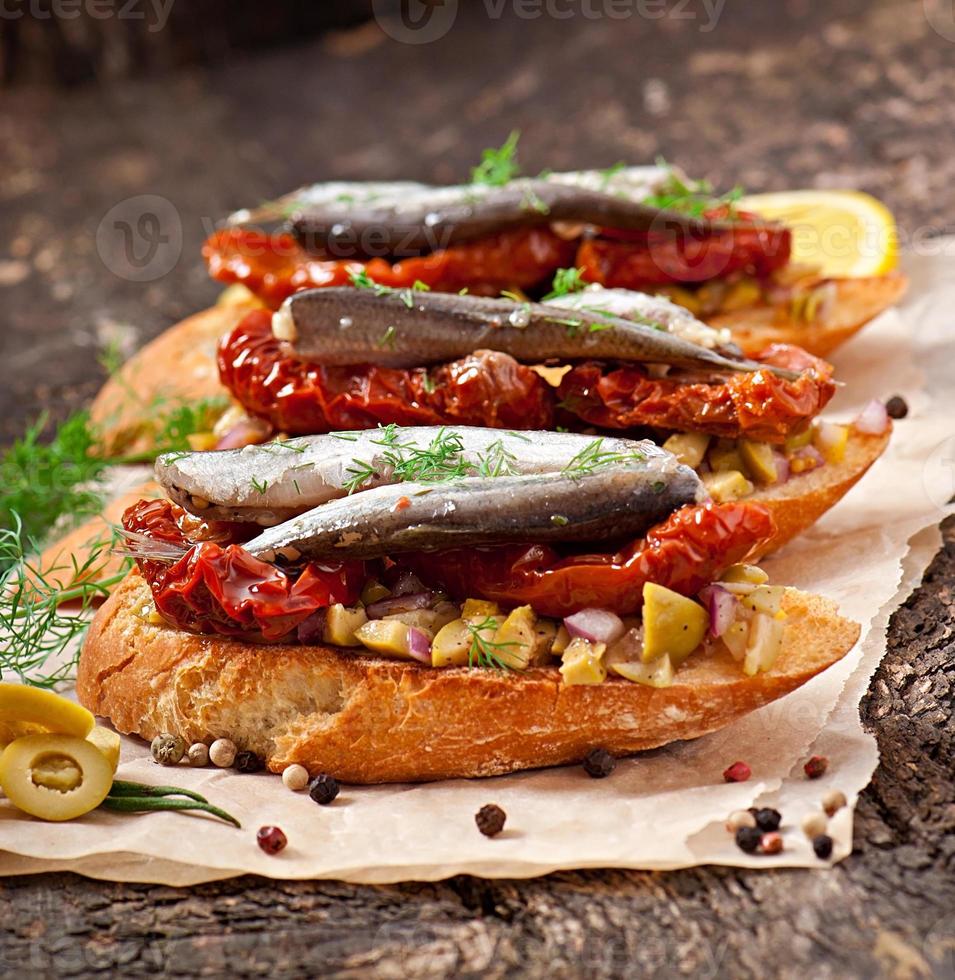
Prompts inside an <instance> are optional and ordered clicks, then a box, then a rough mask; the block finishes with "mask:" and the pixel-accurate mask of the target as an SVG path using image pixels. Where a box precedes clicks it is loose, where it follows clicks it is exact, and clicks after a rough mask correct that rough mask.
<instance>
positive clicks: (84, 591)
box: [0, 514, 132, 688]
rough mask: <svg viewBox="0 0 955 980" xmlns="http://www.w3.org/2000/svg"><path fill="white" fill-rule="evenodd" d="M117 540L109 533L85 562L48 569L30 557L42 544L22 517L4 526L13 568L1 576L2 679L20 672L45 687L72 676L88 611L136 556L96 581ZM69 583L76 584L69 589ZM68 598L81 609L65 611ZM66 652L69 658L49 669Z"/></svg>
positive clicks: (3, 562) (3, 557) (1, 536)
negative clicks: (28, 530) (26, 532)
mask: <svg viewBox="0 0 955 980" xmlns="http://www.w3.org/2000/svg"><path fill="white" fill-rule="evenodd" d="M117 544H118V538H117V535H116V534H109V533H106V534H105V535H104V537H103V538H102V539H99V540H96V541H94V542H92V543H91V545H90V547H89V551H88V554H87V556H86V557H85V558H84V559H83V561H82V562H79V561H77V559H76V557H75V556H72V557H70V559H69V560H68V561H66V560H64V563H63V564H60V565H56V566H54V567H52V568H47V569H43V568H40V567H39V566H38V565H35V564H33V563H32V562H31V560H30V559H29V557H28V552H30V551H33V550H35V548H36V543H35V542H34V541H32V540H30V539H29V538H27V537H25V536H24V528H23V525H22V523H21V521H20V518H19V516H18V515H16V514H15V515H14V516H13V527H11V528H4V529H2V530H0V567H6V569H7V570H6V572H5V573H4V574H3V575H2V576H0V591H2V593H3V602H2V603H0V637H2V646H0V677H2V676H3V675H4V674H5V673H10V674H15V675H16V676H17V677H18V678H19V679H20V680H21V681H22V682H23V683H26V684H32V685H33V686H34V687H45V688H53V687H55V686H56V685H57V684H59V683H60V682H61V681H65V680H69V679H71V678H72V676H73V671H74V669H75V667H76V663H77V660H78V659H79V644H78V642H77V641H78V640H79V639H80V638H81V637H82V636H83V634H84V633H85V632H86V628H87V626H88V619H87V617H86V616H85V615H84V614H85V613H87V612H89V611H90V610H91V609H92V606H93V604H94V602H95V601H96V600H98V599H103V598H105V597H106V596H107V595H109V592H110V589H111V588H112V587H113V586H114V585H117V584H119V582H121V581H122V579H123V578H125V576H126V573H127V572H128V571H129V569H130V568H131V567H132V559H131V558H128V557H127V558H124V559H123V561H122V563H121V565H120V567H119V570H118V571H117V572H116V573H115V574H113V575H111V576H110V577H108V578H106V579H99V580H98V581H96V579H97V578H98V576H99V575H100V574H101V573H102V572H103V571H104V570H105V569H106V567H107V565H108V564H109V563H110V562H111V560H112V555H113V551H114V549H115V548H116V546H117ZM63 582H66V583H72V584H67V586H66V587H65V588H64V587H63V585H62V583H63ZM65 602H74V603H79V609H72V610H71V611H70V612H68V613H62V612H60V608H59V607H60V606H61V604H63V603H65ZM64 653H66V654H68V655H69V659H68V660H65V661H64V662H62V663H57V664H54V665H50V666H49V667H48V664H50V661H53V660H57V659H59V658H60V657H61V656H62V655H63V654H64Z"/></svg>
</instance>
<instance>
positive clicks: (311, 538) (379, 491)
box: [243, 457, 704, 561]
mask: <svg viewBox="0 0 955 980" xmlns="http://www.w3.org/2000/svg"><path fill="white" fill-rule="evenodd" d="M703 497H704V491H703V488H702V485H701V484H700V480H699V478H698V477H697V475H696V474H695V473H694V472H693V470H691V469H690V468H689V467H687V466H683V465H682V464H681V463H678V462H677V461H676V459H675V458H673V457H669V458H667V459H663V458H659V457H658V458H655V459H653V460H648V461H647V462H645V463H637V464H632V465H627V466H619V467H612V466H608V467H606V468H603V469H598V470H596V471H594V472H592V473H589V474H586V475H579V476H570V475H567V474H563V473H550V474H542V475H541V474H537V475H532V476H510V477H504V476H502V477H496V478H491V479H484V478H469V479H465V480H456V481H451V482H448V483H442V484H418V483H401V484H392V485H388V486H381V487H376V488H375V489H373V490H365V491H363V492H362V493H359V494H355V495H353V496H351V497H345V498H340V499H338V500H333V501H330V502H328V503H326V504H322V505H321V506H320V507H316V508H314V509H313V510H310V511H308V512H306V513H305V514H302V515H301V516H299V517H296V518H293V519H292V520H290V521H286V522H285V523H283V524H279V525H278V526H277V527H273V528H269V529H268V530H266V531H264V532H263V533H262V534H260V535H259V536H258V537H256V538H253V539H252V540H251V541H249V542H247V543H246V544H245V545H243V547H244V548H245V549H246V550H247V551H249V552H250V553H251V554H253V555H255V556H257V557H259V558H262V559H263V560H265V561H274V560H275V559H276V556H277V555H278V554H279V553H280V552H282V553H284V554H285V555H286V557H293V556H290V555H289V554H288V552H287V551H286V550H285V549H294V552H297V553H298V555H299V556H301V557H303V558H307V559H316V560H319V559H323V558H325V559H327V558H331V557H354V558H376V557H381V556H384V555H395V554H401V553H403V552H411V551H432V550H437V549H443V548H460V547H477V546H484V545H495V544H506V543H509V542H510V543H513V542H522V543H548V542H550V543H561V542H564V543H567V542H595V543H596V542H602V541H611V540H620V539H622V538H627V537H630V538H635V537H639V536H640V535H642V534H644V533H645V532H646V531H647V530H648V529H649V528H650V527H652V526H653V525H654V524H657V523H659V522H660V521H662V520H664V519H665V518H667V517H669V515H670V514H671V513H672V512H673V511H674V510H676V509H678V508H679V507H681V506H684V505H686V504H693V503H698V502H699V501H700V500H702V499H703ZM555 518H556V519H555ZM294 560H297V557H295V558H294Z"/></svg>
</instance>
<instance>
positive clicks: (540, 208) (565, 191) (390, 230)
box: [232, 167, 739, 256]
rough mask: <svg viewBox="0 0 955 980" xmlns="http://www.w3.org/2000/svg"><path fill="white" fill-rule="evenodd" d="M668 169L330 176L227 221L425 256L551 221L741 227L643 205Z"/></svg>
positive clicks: (311, 243)
mask: <svg viewBox="0 0 955 980" xmlns="http://www.w3.org/2000/svg"><path fill="white" fill-rule="evenodd" d="M677 174H678V172H677ZM673 175H674V171H673V170H671V169H670V168H668V167H627V168H621V169H619V170H616V171H613V172H609V171H595V170H591V171H580V172H571V173H556V174H546V175H542V176H540V177H518V178H516V179H514V180H511V181H508V182H507V183H506V184H504V185H501V186H489V185H486V184H460V185H452V186H431V185H428V184H420V183H415V182H412V181H398V182H394V183H375V182H357V181H356V182H334V183H327V184H315V185H313V186H311V187H305V188H300V189H299V190H297V191H293V192H292V193H291V194H288V195H286V196H285V197H282V198H280V199H279V200H278V201H274V202H272V203H270V204H268V205H266V206H264V207H263V208H260V209H257V210H256V211H246V212H239V213H237V214H236V215H233V216H232V220H233V222H246V221H250V220H263V219H270V218H286V219H287V220H288V221H289V224H290V226H291V228H292V231H293V233H294V234H295V235H296V236H297V237H298V238H299V240H300V241H302V242H303V243H304V244H305V245H306V246H308V247H310V248H313V249H317V250H323V251H327V252H328V253H330V254H332V255H342V256H355V255H360V254H363V255H369V256H370V255H383V254H389V255H397V256H410V255H421V254H425V253H428V252H432V251H436V250H438V249H442V248H447V247H448V246H450V245H453V244H455V243H457V242H461V241H468V240H472V239H475V238H482V237H486V236H488V235H493V234H496V233H498V232H501V231H505V230H508V229H511V228H517V227H526V226H529V225H542V224H549V223H552V222H566V223H570V224H580V225H593V226H598V227H599V226H603V227H611V228H619V229H627V230H638V231H649V230H651V229H655V230H660V231H664V230H666V231H671V232H672V231H676V230H682V231H685V232H701V233H705V232H710V231H714V230H720V229H722V228H730V227H739V223H738V222H737V223H735V225H734V224H733V223H729V222H723V221H712V220H707V219H705V218H700V217H693V216H689V215H686V214H682V213H680V212H679V211H673V210H666V209H661V208H660V207H657V206H654V205H653V204H651V203H646V202H648V201H650V199H651V198H652V197H653V195H655V194H656V193H658V192H659V191H660V190H661V189H662V188H664V187H665V185H666V183H667V181H668V180H670V179H671V178H672V177H673ZM683 179H685V178H683Z"/></svg>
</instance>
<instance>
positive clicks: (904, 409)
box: [885, 395, 909, 419]
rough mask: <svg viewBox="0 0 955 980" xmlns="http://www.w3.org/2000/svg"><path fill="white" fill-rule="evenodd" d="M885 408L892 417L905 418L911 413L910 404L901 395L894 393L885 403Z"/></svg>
mask: <svg viewBox="0 0 955 980" xmlns="http://www.w3.org/2000/svg"><path fill="white" fill-rule="evenodd" d="M885 410H886V412H888V415H889V418H890V419H904V418H905V416H906V415H908V414H909V406H908V405H907V404H906V401H905V399H904V398H903V397H902V396H901V395H893V396H892V397H891V398H890V399H889V400H888V401H887V402H886V403H885Z"/></svg>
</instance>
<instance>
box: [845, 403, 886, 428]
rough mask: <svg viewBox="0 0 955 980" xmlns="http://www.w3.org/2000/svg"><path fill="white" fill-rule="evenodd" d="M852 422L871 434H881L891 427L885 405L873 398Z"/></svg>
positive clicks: (856, 426)
mask: <svg viewBox="0 0 955 980" xmlns="http://www.w3.org/2000/svg"><path fill="white" fill-rule="evenodd" d="M852 424H853V425H854V426H855V428H856V430H857V431H859V432H864V433H866V435H870V436H880V435H882V433H883V432H886V431H887V430H888V428H889V425H890V422H889V413H888V412H887V411H886V410H885V405H883V404H882V402H880V401H879V400H878V399H877V398H873V399H872V401H870V402H869V404H868V405H866V407H865V408H864V409H862V411H861V412H860V413H859V417H858V418H857V419H856V420H855V422H853V423H852Z"/></svg>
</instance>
